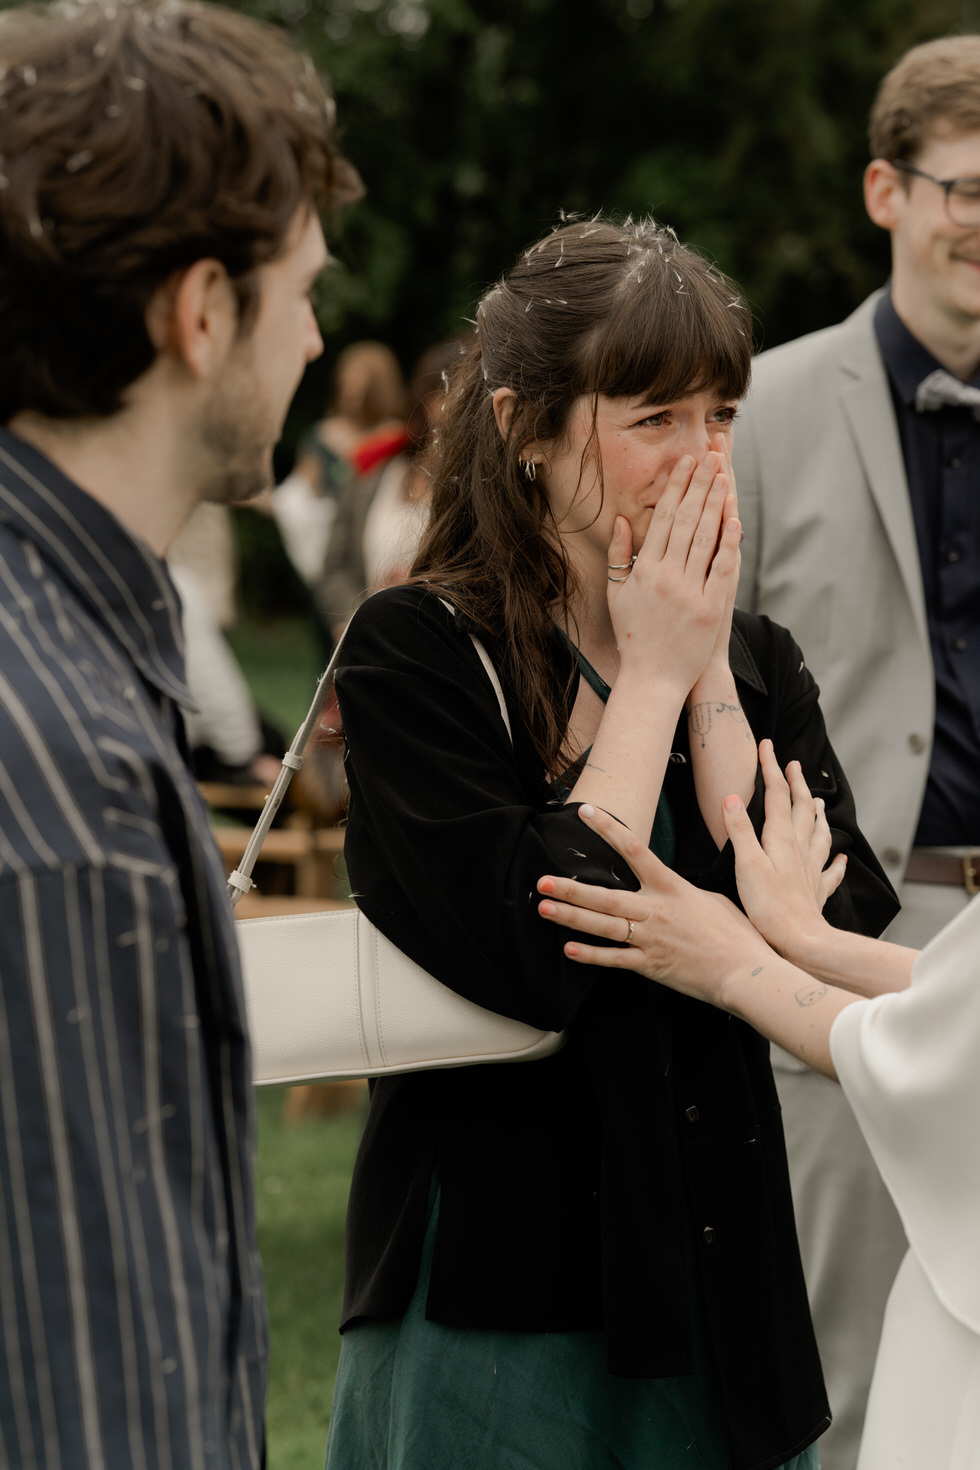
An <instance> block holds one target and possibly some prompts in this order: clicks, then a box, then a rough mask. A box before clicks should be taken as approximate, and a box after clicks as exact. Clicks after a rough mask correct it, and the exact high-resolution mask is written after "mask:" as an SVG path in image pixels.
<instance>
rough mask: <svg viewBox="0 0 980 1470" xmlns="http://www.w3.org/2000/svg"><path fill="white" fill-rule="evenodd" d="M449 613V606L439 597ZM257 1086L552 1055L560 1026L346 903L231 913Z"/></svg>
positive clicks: (295, 758)
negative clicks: (480, 992)
mask: <svg viewBox="0 0 980 1470" xmlns="http://www.w3.org/2000/svg"><path fill="white" fill-rule="evenodd" d="M445 605H446V606H447V607H449V609H450V611H454V609H453V608H452V607H451V605H450V604H449V603H446V604H445ZM473 644H474V647H475V648H476V651H477V653H478V654H479V657H480V660H481V662H482V664H483V667H484V669H485V670H486V672H487V676H488V678H489V679H490V681H491V683H492V684H493V687H494V691H495V693H496V695H497V702H498V704H499V706H500V713H501V716H502V718H503V721H504V724H505V725H506V727H507V733H508V735H510V734H511V730H510V720H509V718H508V714H507V705H506V702H505V700H504V693H503V690H502V688H501V687H500V680H499V679H498V678H497V673H496V670H495V669H494V667H493V664H492V663H491V662H490V659H489V657H488V656H487V651H486V649H485V648H484V647H483V644H482V643H481V642H480V641H479V639H478V638H476V637H475V636H474V637H473ZM339 651H340V646H339V644H338V647H337V648H336V649H335V650H334V654H333V657H332V658H331V660H330V663H329V664H328V665H327V668H326V671H325V672H324V674H323V677H322V678H321V679H320V682H319V684H318V685H317V690H316V694H315V695H314V698H313V703H312V705H311V706H310V711H309V713H308V715H307V717H306V719H305V720H304V722H303V724H302V725H301V726H300V728H299V730H298V731H297V733H296V738H295V739H294V741H293V743H292V745H291V746H290V748H289V750H288V751H287V753H286V755H285V756H283V763H282V770H281V771H280V773H279V776H278V777H277V779H276V782H275V785H274V786H273V788H272V791H271V792H270V794H269V797H268V799H267V800H266V803H265V806H264V808H263V811H262V815H261V817H260V818H259V820H258V822H257V823H256V826H255V830H254V831H253V833H252V836H251V838H250V839H249V843H248V846H247V847H246V849H245V853H244V856H243V858H242V861H241V864H240V866H239V867H238V868H237V869H236V870H235V872H234V873H232V875H231V877H230V878H229V880H228V889H229V893H230V895H231V901H232V905H234V904H236V903H237V902H238V900H239V898H240V897H241V895H242V894H243V893H247V892H248V890H249V889H250V888H251V887H252V886H253V884H252V879H251V876H250V874H251V872H252V868H253V867H254V865H255V861H256V859H257V857H258V855H259V851H260V849H261V847H262V842H263V839H264V837H265V834H266V832H267V831H268V830H269V827H270V825H271V823H272V819H273V817H274V816H275V814H276V812H277V811H278V809H279V806H280V804H281V802H282V799H283V797H284V795H285V793H286V789H287V787H288V785H289V782H290V780H291V779H292V776H293V772H294V771H297V770H299V769H300V767H301V766H302V764H303V756H302V752H303V749H304V747H305V745H306V742H307V740H308V739H309V736H310V734H311V732H312V730H313V727H314V725H315V724H316V721H317V718H318V716H319V713H320V710H321V708H322V706H323V702H324V700H325V699H326V696H327V693H328V691H329V689H330V685H331V684H332V682H333V676H334V670H335V668H336V665H337V660H338V654H339ZM235 928H236V930H237V933H238V942H239V947H240V951H241V958H242V971H243V975H244V980H245V998H246V1004H247V1008H248V1019H249V1030H250V1033H251V1039H252V1073H253V1080H254V1081H255V1082H256V1083H257V1084H260V1085H262V1084H271V1083H295V1082H322V1081H330V1080H340V1079H341V1078H350V1077H378V1076H382V1075H384V1074H385V1073H394V1072H415V1071H420V1070H422V1069H424V1068H428V1067H470V1066H475V1065H477V1064H481V1063H487V1062H520V1061H532V1060H534V1059H536V1058H539V1057H546V1056H549V1055H550V1054H551V1053H552V1052H554V1051H557V1050H558V1048H559V1047H560V1046H561V1045H562V1042H563V1040H564V1034H563V1033H562V1032H556V1031H541V1030H538V1029H537V1028H535V1027H533V1026H528V1025H525V1024H524V1022H522V1021H513V1020H510V1019H508V1018H507V1017H506V1016H499V1015H497V1014H495V1013H494V1012H493V1011H488V1010H485V1009H484V1008H483V1007H482V1006H478V1005H475V1004H474V1003H473V1002H472V1001H469V1000H466V999H465V998H464V997H463V996H461V995H458V994H457V993H456V992H455V991H454V990H450V989H449V987H448V986H446V985H443V984H442V983H441V982H440V981H438V980H436V979H435V977H434V976H432V975H430V974H429V973H428V971H427V970H423V969H422V968H421V966H420V965H417V964H415V963H414V961H412V960H410V959H409V958H408V956H407V955H405V954H403V953H402V951H401V950H400V949H399V948H398V947H397V946H396V945H394V944H392V943H391V941H390V940H389V939H386V938H385V936H384V935H383V934H382V933H381V931H380V930H379V929H377V928H376V927H375V926H374V924H372V923H371V921H370V919H368V918H367V917H366V916H365V915H364V914H362V913H361V912H360V911H359V910H358V909H357V908H355V907H354V906H353V905H352V906H351V907H350V908H349V909H336V910H333V911H331V912H327V913H313V914H289V915H286V916H283V917H276V918H268V919H240V920H239V921H238V923H237V924H236V926H235Z"/></svg>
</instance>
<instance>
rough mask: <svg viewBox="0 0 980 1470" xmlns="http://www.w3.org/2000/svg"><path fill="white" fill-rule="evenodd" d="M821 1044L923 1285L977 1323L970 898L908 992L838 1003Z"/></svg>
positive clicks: (979, 950)
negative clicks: (899, 1220)
mask: <svg viewBox="0 0 980 1470" xmlns="http://www.w3.org/2000/svg"><path fill="white" fill-rule="evenodd" d="M830 1045H831V1053H832V1056H833V1059H834V1066H835V1067H836V1069H837V1075H838V1076H839V1078H840V1081H841V1085H842V1086H843V1088H844V1091H845V1093H846V1095H847V1098H848V1101H849V1102H850V1104H851V1106H852V1107H853V1109H854V1112H855V1115H856V1117H857V1120H858V1123H859V1124H860V1126H861V1130H862V1132H863V1133H864V1136H865V1138H866V1139H867V1142H868V1145H869V1147H870V1149H871V1152H872V1154H873V1155H874V1157H875V1161H876V1163H877V1164H878V1167H879V1169H880V1170H881V1174H882V1177H883V1179H884V1181H885V1183H886V1184H887V1186H888V1189H889V1191H890V1192H891V1195H892V1197H893V1199H894V1201H895V1204H896V1207H897V1208H898V1211H899V1214H900V1215H901V1217H902V1223H903V1225H904V1226H905V1230H906V1233H907V1235H908V1239H909V1244H910V1246H911V1248H912V1250H913V1252H914V1253H915V1255H916V1257H917V1259H918V1261H919V1263H920V1265H921V1267H922V1269H923V1271H924V1272H925V1274H926V1276H927V1278H928V1280H929V1282H930V1285H931V1286H932V1289H933V1290H934V1291H935V1293H936V1295H937V1297H938V1298H939V1300H940V1301H941V1302H942V1304H943V1306H944V1307H945V1308H946V1310H947V1311H948V1312H949V1313H950V1314H951V1315H952V1316H953V1317H955V1318H956V1319H957V1320H958V1321H960V1322H962V1323H963V1324H964V1326H966V1327H969V1328H970V1329H971V1330H972V1331H973V1332H980V1249H978V1242H980V898H975V899H974V900H973V902H972V903H971V904H970V905H969V906H968V907H967V908H965V909H964V910H963V912H962V914H960V915H959V916H958V917H957V918H956V919H954V920H953V922H952V923H951V924H949V925H948V926H947V927H946V928H945V929H944V930H943V931H942V932H941V933H940V934H938V935H937V936H936V938H935V939H934V940H933V941H932V943H931V944H929V945H928V946H927V947H926V949H924V950H923V951H922V954H921V956H920V957H919V959H918V960H917V961H916V963H915V967H914V969H913V972H912V984H911V987H910V989H908V990H904V991H901V992H898V993H896V994H890V995H882V996H878V997H876V998H875V999H874V1000H869V1001H865V1002H863V1003H861V1004H858V1005H852V1006H848V1007H847V1008H846V1009H845V1010H844V1011H842V1012H841V1014H840V1015H839V1016H838V1018H837V1020H836V1021H835V1022H834V1026H833V1030H832V1031H831V1037H830Z"/></svg>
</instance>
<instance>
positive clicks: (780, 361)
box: [734, 296, 935, 887]
mask: <svg viewBox="0 0 980 1470" xmlns="http://www.w3.org/2000/svg"><path fill="white" fill-rule="evenodd" d="M876 300H877V296H872V297H870V298H869V299H868V300H867V301H865V302H864V303H863V305H862V306H860V307H858V309H857V311H855V312H854V313H853V315H852V316H850V317H848V318H847V320H846V321H844V322H842V323H841V324H840V325H839V326H836V327H830V328H828V329H827V330H825V331H822V332H815V333H813V334H812V335H811V336H808V337H802V338H800V339H799V340H798V341H796V342H790V343H787V344H786V345H785V346H782V347H776V348H774V349H773V350H772V351H770V352H764V353H763V354H762V355H761V356H760V357H759V358H758V359H757V361H756V364H755V367H754V369H753V381H752V388H751V391H750V393H749V396H748V399H747V402H746V405H745V407H744V409H743V412H742V415H741V416H740V418H739V422H738V426H737V428H736V432H735V451H734V462H735V473H736V480H737V484H738V496H739V510H740V514H741V518H742V525H743V529H744V534H745V540H744V543H743V546H742V576H741V582H740V585H739V595H738V603H739V606H740V607H743V608H746V609H747V610H749V611H752V612H761V613H767V614H768V615H769V616H770V617H772V618H773V619H775V620H776V621H777V622H779V623H783V624H785V625H786V626H787V627H788V628H789V629H790V630H791V632H792V633H793V634H794V635H795V637H796V639H797V641H798V642H799V644H800V646H801V647H802V649H803V650H804V652H805V654H806V659H807V663H808V665H809V667H810V670H811V672H812V673H813V675H814V676H815V678H816V680H817V683H818V684H819V685H820V690H821V698H820V703H821V707H822V709H823V713H824V717H825V719H826V722H827V728H828V731H829V733H830V738H831V740H832V742H833V745H834V748H835V750H836V752H837V755H838V756H839V758H840V761H841V764H842V765H843V767H844V770H845V772H846V773H847V776H848V779H849V780H850V783H851V786H852V788H853V791H854V795H855V798H856V801H857V814H858V820H859V822H860V824H861V827H862V830H863V831H864V832H865V834H866V836H867V837H868V839H869V840H870V842H871V845H872V847H874V849H875V851H876V853H877V855H878V857H879V859H880V860H881V862H882V864H883V866H884V868H885V871H886V873H887V874H888V876H889V878H890V879H891V880H892V882H893V884H894V885H895V886H896V887H897V886H898V883H899V881H900V880H901V876H902V874H903V872H904V870H905V865H906V862H907V859H908V854H909V851H910V848H911V846H912V840H913V837H914V835H915V830H916V826H917V824H918V818H919V811H920V808H921V806H922V798H923V793H924V790H925V783H926V776H927V773H928V768H929V757H930V752H931V748H932V731H933V719H934V706H935V686H934V678H933V669H932V659H931V655H930V651H929V636H928V630H927V625H926V613H925V602H924V597H923V592H922V578H921V574H920V570H919V555H918V549H917V546H916V540H915V529H914V526H913V522H912V511H911V506H910V503H909V495H908V486H907V483H906V478H905V466H904V462H903V459H902V451H901V445H900V443H899V437H898V429H897V426H896V423H895V415H894V410H893V407H892V400H891V394H890V391H889V387H888V380H887V377H886V373H885V368H884V364H883V363H882V360H881V356H880V353H879V351H878V345H877V341H876V339H875V335H874V326H873V317H874V308H875V302H876Z"/></svg>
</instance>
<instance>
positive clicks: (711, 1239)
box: [701, 1225, 715, 1245]
mask: <svg viewBox="0 0 980 1470" xmlns="http://www.w3.org/2000/svg"><path fill="white" fill-rule="evenodd" d="M701 1239H702V1240H703V1241H704V1243H705V1245H714V1243H715V1231H714V1226H712V1225H706V1226H705V1227H704V1229H703V1230H702V1231H701Z"/></svg>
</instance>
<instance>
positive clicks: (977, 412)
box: [915, 368, 980, 419]
mask: <svg viewBox="0 0 980 1470" xmlns="http://www.w3.org/2000/svg"><path fill="white" fill-rule="evenodd" d="M915 406H916V409H917V410H918V412H919V413H931V412H932V411H933V410H934V409H937V408H948V407H953V408H968V409H970V410H971V412H972V414H973V417H974V418H975V419H980V388H973V387H971V386H970V384H969V383H961V382H960V380H959V378H954V377H953V374H952V373H948V372H947V371H946V369H945V368H937V369H936V371H935V372H934V373H930V374H929V376H928V377H927V378H923V379H922V382H921V383H920V384H919V386H918V388H916V390H915Z"/></svg>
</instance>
